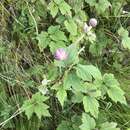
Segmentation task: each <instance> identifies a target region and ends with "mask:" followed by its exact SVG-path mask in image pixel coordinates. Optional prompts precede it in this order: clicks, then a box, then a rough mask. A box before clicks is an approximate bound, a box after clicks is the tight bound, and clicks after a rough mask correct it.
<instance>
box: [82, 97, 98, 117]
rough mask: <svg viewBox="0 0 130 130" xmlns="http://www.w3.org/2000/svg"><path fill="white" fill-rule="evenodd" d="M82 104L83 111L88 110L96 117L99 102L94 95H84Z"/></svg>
mask: <svg viewBox="0 0 130 130" xmlns="http://www.w3.org/2000/svg"><path fill="white" fill-rule="evenodd" d="M83 105H84V110H85V112H90V113H91V114H92V115H93V116H94V117H96V118H97V117H98V113H99V110H98V108H99V103H98V101H97V100H96V99H95V98H94V97H90V96H84V98H83Z"/></svg>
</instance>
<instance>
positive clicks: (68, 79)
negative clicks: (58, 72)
mask: <svg viewBox="0 0 130 130" xmlns="http://www.w3.org/2000/svg"><path fill="white" fill-rule="evenodd" d="M82 84H83V83H82V81H81V80H80V79H79V78H78V77H77V75H76V74H75V73H68V75H66V76H65V77H64V88H65V89H68V90H70V89H71V87H72V89H74V90H75V91H77V92H79V91H82V90H83V85H82Z"/></svg>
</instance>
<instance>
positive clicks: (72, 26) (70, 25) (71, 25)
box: [64, 19, 77, 36]
mask: <svg viewBox="0 0 130 130" xmlns="http://www.w3.org/2000/svg"><path fill="white" fill-rule="evenodd" d="M64 24H65V27H66V29H67V30H68V32H70V34H71V35H74V36H75V35H77V25H76V23H75V22H74V20H73V19H69V20H66V21H65V22H64Z"/></svg>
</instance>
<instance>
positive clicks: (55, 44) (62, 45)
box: [49, 41, 66, 54]
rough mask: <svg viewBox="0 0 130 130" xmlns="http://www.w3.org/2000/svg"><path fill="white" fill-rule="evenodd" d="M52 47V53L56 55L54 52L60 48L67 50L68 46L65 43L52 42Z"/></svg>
mask: <svg viewBox="0 0 130 130" xmlns="http://www.w3.org/2000/svg"><path fill="white" fill-rule="evenodd" d="M49 47H50V51H51V52H52V54H54V52H55V51H56V50H57V49H58V48H65V47H66V44H65V42H63V41H56V42H54V41H51V42H50V44H49Z"/></svg>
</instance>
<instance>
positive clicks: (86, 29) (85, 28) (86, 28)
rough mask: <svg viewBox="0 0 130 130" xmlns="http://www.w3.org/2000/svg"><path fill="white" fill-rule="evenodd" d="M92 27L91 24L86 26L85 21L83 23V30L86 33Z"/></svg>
mask: <svg viewBox="0 0 130 130" xmlns="http://www.w3.org/2000/svg"><path fill="white" fill-rule="evenodd" d="M91 29H92V26H88V25H87V24H86V23H85V24H84V27H83V30H84V32H85V33H88V32H89V31H90V30H91Z"/></svg>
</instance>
